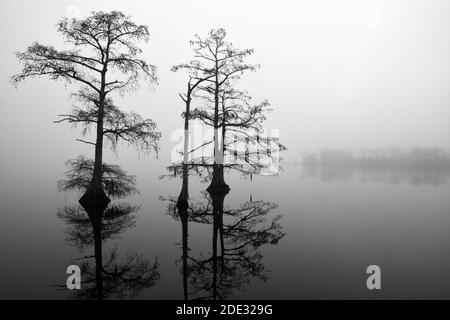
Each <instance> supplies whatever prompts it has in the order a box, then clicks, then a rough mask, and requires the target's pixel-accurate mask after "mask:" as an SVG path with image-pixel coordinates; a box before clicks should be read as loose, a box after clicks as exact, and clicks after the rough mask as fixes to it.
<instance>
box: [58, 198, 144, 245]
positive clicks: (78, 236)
mask: <svg viewBox="0 0 450 320" xmlns="http://www.w3.org/2000/svg"><path fill="white" fill-rule="evenodd" d="M138 210H139V207H138V206H131V205H129V204H127V203H117V204H113V205H111V206H109V207H108V208H107V209H106V210H105V212H104V213H103V217H102V221H101V223H102V225H101V230H102V232H101V235H102V240H107V239H117V237H118V236H119V235H120V234H121V233H123V232H124V231H125V230H127V229H129V228H132V227H134V226H135V225H136V217H135V216H134V215H132V214H133V213H135V212H136V211H138ZM57 216H58V218H60V219H61V220H63V221H64V222H65V223H66V224H67V229H66V233H67V235H68V237H67V238H66V241H67V243H68V244H70V245H73V246H76V247H78V248H80V249H83V248H84V247H86V246H92V245H93V244H94V230H93V228H92V224H91V220H90V219H89V216H88V214H87V213H86V212H85V211H84V210H83V208H82V207H81V206H79V205H78V206H65V207H63V208H60V209H59V210H58V213H57Z"/></svg>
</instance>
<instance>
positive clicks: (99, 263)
mask: <svg viewBox="0 0 450 320" xmlns="http://www.w3.org/2000/svg"><path fill="white" fill-rule="evenodd" d="M80 204H81V205H82V207H83V208H84V210H86V212H87V214H88V217H89V220H90V222H91V225H92V230H93V233H94V256H95V283H96V288H97V299H98V300H102V299H103V253H102V220H103V212H104V211H105V209H106V207H107V206H108V203H107V202H104V203H103V204H100V203H92V202H90V201H88V202H84V201H83V197H82V199H80Z"/></svg>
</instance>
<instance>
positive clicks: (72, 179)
mask: <svg viewBox="0 0 450 320" xmlns="http://www.w3.org/2000/svg"><path fill="white" fill-rule="evenodd" d="M67 163H68V166H69V170H68V171H67V173H66V179H65V180H60V181H59V186H60V189H62V190H74V189H78V190H81V191H84V190H85V189H86V188H87V187H88V186H89V181H90V179H89V176H90V174H92V170H93V165H94V163H93V161H91V160H87V159H85V158H83V157H79V158H78V159H75V160H71V161H68V162H67ZM103 168H105V176H104V181H103V185H104V188H105V191H106V192H107V193H108V196H110V197H112V198H122V197H125V196H128V195H131V194H133V193H136V192H137V189H136V187H135V178H134V177H133V176H129V175H127V174H126V173H125V172H124V171H123V170H122V169H121V168H120V167H119V166H113V165H106V164H103ZM138 209H139V207H138V206H133V205H130V204H128V203H126V202H116V203H112V204H109V201H106V202H98V201H89V199H87V198H86V197H82V198H81V199H80V205H74V206H65V207H63V208H60V209H59V211H58V213H57V215H58V217H59V218H60V219H61V220H63V221H64V222H65V223H66V225H67V229H66V233H67V235H68V237H67V239H66V240H67V243H68V244H70V245H73V246H76V247H78V248H79V249H85V248H86V247H90V246H94V255H92V256H87V257H83V258H81V259H77V260H83V262H82V264H81V265H80V268H81V274H82V282H81V283H82V288H81V290H76V291H75V292H74V293H73V295H72V298H76V299H93V298H96V299H104V298H135V297H137V296H138V295H139V293H140V292H141V291H142V290H143V289H145V288H149V287H151V286H153V285H154V284H155V283H156V281H157V280H158V279H159V272H158V267H159V264H158V262H157V261H155V262H154V263H151V262H149V261H147V260H145V259H144V258H143V256H142V255H138V254H129V255H128V254H127V256H126V259H125V260H124V261H119V256H118V252H117V251H118V250H117V247H116V248H114V249H113V250H111V252H109V253H108V254H106V255H105V256H103V242H104V241H106V240H108V239H118V236H119V235H120V234H122V233H123V232H124V231H125V230H127V229H129V228H132V227H134V226H135V216H134V213H135V212H136V211H137V210H138Z"/></svg>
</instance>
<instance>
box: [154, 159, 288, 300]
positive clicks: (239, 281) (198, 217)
mask: <svg viewBox="0 0 450 320" xmlns="http://www.w3.org/2000/svg"><path fill="white" fill-rule="evenodd" d="M186 168H187V167H186ZM187 173H188V171H187V170H184V174H183V187H182V191H181V193H180V196H179V197H178V198H161V199H162V200H167V201H169V205H168V212H169V214H170V215H171V216H172V217H173V218H174V219H176V220H179V221H180V222H181V225H182V252H183V253H182V258H181V263H182V270H181V272H182V275H183V288H184V298H185V299H191V298H193V299H226V298H228V297H230V296H232V294H233V291H234V290H241V289H243V288H245V286H246V285H247V284H248V283H249V282H250V280H251V278H258V279H260V280H263V281H265V280H267V275H266V270H265V268H264V266H263V264H262V261H261V260H262V258H263V256H262V254H261V252H260V249H261V246H262V245H264V244H277V243H278V241H279V240H280V239H281V238H282V237H284V235H285V233H283V232H282V227H281V225H280V224H279V223H278V221H279V219H280V218H281V215H277V216H275V217H273V218H272V219H271V220H269V219H268V216H269V214H270V212H271V211H272V210H273V209H276V208H277V205H276V204H274V203H270V202H266V201H252V200H250V201H246V202H245V203H243V204H241V205H240V206H239V207H238V208H234V209H232V208H228V207H227V206H224V199H225V197H226V194H227V193H216V194H214V193H207V192H203V193H202V195H203V197H202V199H201V200H197V201H190V202H188V199H187V197H186V195H187V184H188V178H187ZM189 222H192V223H202V224H211V225H212V226H213V232H212V252H210V253H209V254H208V255H207V256H204V255H200V256H198V257H194V256H193V255H192V254H190V248H189V245H188V224H189Z"/></svg>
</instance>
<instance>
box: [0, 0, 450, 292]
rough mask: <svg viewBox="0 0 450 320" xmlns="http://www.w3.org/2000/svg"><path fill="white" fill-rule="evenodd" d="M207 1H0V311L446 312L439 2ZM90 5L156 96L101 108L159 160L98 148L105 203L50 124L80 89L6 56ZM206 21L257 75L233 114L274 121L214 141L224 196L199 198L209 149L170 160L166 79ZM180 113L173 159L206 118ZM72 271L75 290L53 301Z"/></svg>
mask: <svg viewBox="0 0 450 320" xmlns="http://www.w3.org/2000/svg"><path fill="white" fill-rule="evenodd" d="M218 6H219V7H220V8H221V10H219V11H217V10H216V9H214V8H213V7H211V6H210V5H209V3H207V2H206V1H194V2H190V3H186V2H183V1H152V2H151V3H150V2H149V3H147V2H144V1H142V2H129V3H124V2H123V1H115V0H113V1H108V2H104V1H90V2H89V3H87V2H84V1H70V3H69V2H67V1H58V2H52V1H39V2H30V1H28V2H27V1H11V0H6V1H2V2H1V4H0V12H1V14H0V15H1V18H2V19H0V36H1V37H2V39H3V40H2V49H1V51H0V73H1V74H2V77H1V79H0V85H1V87H2V90H1V91H0V108H1V116H0V128H1V133H0V150H1V151H0V166H1V168H0V204H1V209H0V248H1V252H2V256H3V257H4V258H3V259H2V261H1V262H0V279H1V285H0V299H180V300H181V299H186V300H196V299H347V298H351V299H423V298H425V299H431V298H437V299H450V273H449V270H450V256H449V254H448V253H449V252H450V232H449V228H450V197H449V195H450V140H449V137H450V95H449V91H448V90H449V85H450V72H449V71H450V63H449V62H450V60H449V57H450V42H449V39H450V25H449V24H450V7H449V6H450V5H449V2H447V1H419V0H416V1H396V2H395V3H390V2H385V1H322V0H320V1H283V2H282V3H276V2H275V1H269V0H268V1H258V2H252V1H246V2H242V1H234V0H232V1H226V2H225V1H219V3H218ZM236 8H238V10H237V9H236ZM93 10H103V11H105V12H106V11H110V10H121V11H123V12H125V13H126V14H130V15H131V16H132V18H133V20H135V21H137V22H138V23H143V24H146V25H148V26H149V30H150V40H149V42H148V43H146V44H145V45H143V46H142V49H143V53H142V56H143V59H144V60H146V61H148V62H149V63H151V64H152V65H155V66H157V71H156V75H157V76H158V78H159V79H158V80H159V82H158V84H157V85H156V83H152V84H151V85H150V90H148V89H149V88H148V87H149V85H148V84H144V85H142V86H141V87H140V88H139V89H138V90H137V91H135V92H133V93H132V94H130V95H128V94H127V95H125V96H121V95H119V94H117V95H113V97H114V101H115V102H117V106H118V108H119V109H118V110H123V111H124V114H125V113H126V114H127V115H130V114H132V113H131V111H136V112H137V113H138V114H139V115H142V118H143V119H152V121H154V123H155V124H157V127H156V128H157V130H159V132H161V133H162V136H161V139H160V140H159V141H158V144H159V148H160V149H159V151H158V155H157V156H156V154H155V153H154V150H153V149H152V151H151V152H150V154H146V153H145V152H136V151H135V150H134V149H133V148H130V147H129V146H127V145H126V144H120V143H118V144H117V145H114V143H115V142H114V137H112V138H111V139H109V140H108V141H107V143H105V148H104V153H103V162H102V164H103V174H104V176H103V180H102V183H103V188H104V189H105V190H106V193H107V195H108V196H109V197H110V199H111V202H110V203H107V204H106V205H105V206H103V207H102V206H99V205H98V204H97V205H94V206H88V205H83V204H81V203H80V202H79V199H80V197H82V196H83V195H84V194H85V192H86V191H87V190H88V189H89V186H90V183H91V178H92V176H93V172H94V170H95V169H94V167H95V161H94V147H93V146H92V145H90V144H89V143H83V142H81V143H80V142H79V141H76V139H80V131H81V130H80V129H82V128H80V127H78V128H71V126H70V124H66V125H64V124H54V123H53V121H55V120H58V119H61V118H58V115H61V114H66V113H68V110H69V109H70V107H71V105H73V104H74V105H76V104H77V103H79V101H77V100H75V99H73V98H70V94H71V92H76V90H77V89H78V88H77V87H75V86H72V85H71V84H69V85H67V86H64V85H62V84H61V83H58V84H57V83H56V82H54V81H51V80H48V79H46V80H44V79H29V80H27V81H26V82H25V83H24V84H23V85H21V87H20V88H19V89H15V88H14V87H13V86H11V84H10V77H11V76H12V75H14V74H17V73H18V72H20V65H19V63H18V61H17V59H16V57H15V56H14V55H13V52H16V51H23V50H25V48H27V46H28V45H30V44H31V43H33V41H39V42H42V43H44V44H49V45H54V46H55V47H57V48H63V47H64V46H65V45H67V43H66V44H64V43H63V41H62V38H61V37H59V36H58V34H57V32H56V30H55V24H56V22H57V21H58V19H59V18H61V17H63V16H68V15H69V16H71V17H72V16H73V17H85V16H87V15H89V13H90V12H91V11H93ZM193 17H194V18H193ZM220 27H223V28H225V29H226V30H227V38H228V37H229V40H230V41H232V43H233V45H236V46H238V47H239V48H247V47H248V48H254V49H255V53H254V55H252V56H251V57H249V63H252V64H253V63H255V64H259V63H260V64H261V68H260V69H258V71H257V72H249V73H248V74H246V75H245V76H244V77H243V78H242V80H240V82H239V86H237V87H236V88H237V89H238V90H242V91H243V92H244V91H245V93H246V94H247V90H248V93H251V95H252V99H249V100H248V101H247V100H245V99H244V100H245V103H248V104H249V105H252V106H255V105H256V106H261V108H262V109H264V108H265V107H269V105H268V104H267V105H266V104H265V103H266V100H265V99H266V98H267V99H268V102H270V109H273V110H271V111H270V112H267V113H265V114H264V116H265V117H266V118H265V119H264V122H263V124H262V125H261V128H258V130H253V131H251V130H248V131H246V132H247V136H246V135H245V134H244V135H242V136H238V134H236V135H233V136H231V134H230V136H229V137H228V140H227V142H228V144H227V145H226V151H227V152H228V154H227V155H226V156H225V157H224V159H225V160H224V162H225V165H224V168H223V170H224V173H223V180H224V181H225V182H226V184H227V185H228V186H229V188H230V190H225V191H224V190H221V192H217V190H216V192H211V190H209V188H208V186H210V185H211V184H212V181H213V179H214V178H215V177H216V176H215V173H216V172H215V168H213V163H214V161H215V160H216V157H215V156H216V155H215V153H214V145H213V143H209V144H207V145H205V146H204V147H203V148H199V149H196V150H195V152H194V151H193V152H190V153H189V157H188V159H189V164H190V165H189V166H187V167H184V166H183V165H182V161H183V147H184V145H183V142H184V140H183V139H184V133H185V128H184V127H183V124H184V119H183V118H182V117H180V114H182V112H183V111H184V107H185V106H184V103H183V100H180V97H179V96H178V93H179V92H181V93H184V91H183V90H185V88H186V77H185V76H186V74H183V75H182V74H181V72H179V73H178V72H177V73H174V72H172V71H170V69H171V67H172V66H173V65H176V64H177V63H181V62H183V61H184V62H188V61H191V60H192V50H191V48H190V46H189V41H190V40H192V39H193V36H194V35H195V34H200V35H206V34H207V32H208V31H209V30H211V28H216V29H217V28H220ZM12 28H14V34H11V33H10V31H11V29H12ZM244 88H245V90H244ZM72 89H73V90H72ZM230 92H231V93H230ZM230 92H228V94H230V96H231V97H232V98H236V96H238V97H239V98H242V95H240V94H241V92H237V91H230ZM197 99H198V97H197ZM199 101H200V102H199ZM268 102H267V103H268ZM193 104H195V106H194V105H193V106H192V108H193V109H194V108H197V107H199V108H201V107H202V106H203V107H204V105H206V106H207V107H210V105H208V104H207V103H206V104H205V103H204V101H203V100H201V99H198V100H196V101H195V103H193ZM114 106H115V105H114ZM110 107H111V106H110ZM111 110H113V111H114V110H115V109H113V108H111ZM205 110H206V111H207V112H210V111H211V110H210V109H208V108H204V110H203V111H205ZM258 110H259V109H258ZM200 111H202V110H200ZM124 114H121V113H116V115H118V116H117V119H122V118H121V117H122V116H123V115H124ZM197 116H198V117H199V118H197V119H191V127H190V134H191V145H190V147H191V148H195V147H197V146H198V145H200V144H202V143H203V142H204V141H209V142H211V141H214V140H213V137H214V132H213V130H212V129H211V126H208V125H205V123H204V122H208V121H207V120H209V119H208V114H206V115H205V113H201V112H200V113H197ZM202 116H203V118H201V117H202ZM117 119H116V120H117ZM199 119H200V120H201V119H203V120H205V119H206V120H205V121H203V122H202V121H200V120H199ZM109 120H110V122H111V123H113V124H116V123H115V122H114V121H111V119H109ZM232 120H233V121H236V119H234V118H233V119H232ZM232 120H230V123H228V125H230V127H231V126H232V125H235V124H236V123H232ZM118 122H119V121H118ZM152 125H153V122H152V123H151V125H149V127H147V128H150V129H154V128H153V127H152ZM71 129H72V130H71ZM150 131H151V130H150ZM250 131H251V134H249V132H250ZM155 132H156V131H155ZM205 132H206V134H205ZM230 132H231V130H230V131H229V132H228V133H230ZM263 132H266V133H269V134H268V135H264V134H262V133H263ZM86 133H87V134H86V136H84V137H82V138H83V139H85V140H86V141H95V129H92V128H91V130H87V132H86ZM86 141H85V142H86ZM116 142H117V141H116ZM91 144H92V143H91ZM258 144H259V146H260V147H259V148H253V147H255V146H257V145H258ZM111 145H113V146H115V147H116V148H115V149H114V150H113V151H111V150H110V149H109V147H111ZM261 146H262V147H261ZM152 147H153V146H152ZM284 147H286V148H287V150H285V149H284ZM141 151H142V150H141ZM264 156H266V158H265V159H264ZM267 158H269V161H267ZM264 161H266V162H264ZM219 180H220V179H219ZM187 191H188V192H187ZM213 191H214V190H213ZM187 193H188V196H187ZM100 217H101V219H100ZM72 264H75V265H79V266H80V267H81V270H82V275H83V276H82V289H81V290H73V291H72V290H67V288H66V279H67V277H68V274H66V268H67V266H68V265H72ZM369 265H378V266H380V268H381V273H382V276H381V279H382V280H381V281H382V289H381V290H368V288H367V286H366V280H367V277H368V274H367V273H366V268H367V267H368V266H369Z"/></svg>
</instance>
